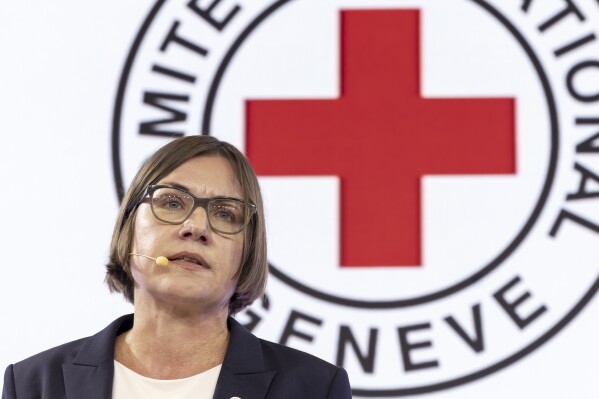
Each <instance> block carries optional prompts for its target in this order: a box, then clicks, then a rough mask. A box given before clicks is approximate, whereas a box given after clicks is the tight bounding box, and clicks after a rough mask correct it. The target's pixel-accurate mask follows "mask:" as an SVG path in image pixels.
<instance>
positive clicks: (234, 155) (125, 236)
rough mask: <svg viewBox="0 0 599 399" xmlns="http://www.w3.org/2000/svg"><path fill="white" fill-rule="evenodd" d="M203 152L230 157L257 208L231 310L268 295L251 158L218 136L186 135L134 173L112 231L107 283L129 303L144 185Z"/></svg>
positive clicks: (259, 202)
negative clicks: (131, 256) (135, 229)
mask: <svg viewBox="0 0 599 399" xmlns="http://www.w3.org/2000/svg"><path fill="white" fill-rule="evenodd" d="M202 155H220V156H222V157H224V158H225V159H227V160H228V161H229V162H230V164H231V167H232V168H233V171H234V173H235V175H236V176H237V179H238V180H239V183H240V185H241V188H242V190H243V196H244V198H243V199H244V200H245V201H247V202H251V203H253V204H255V205H256V208H257V209H256V213H254V215H253V216H252V219H251V220H250V223H249V224H248V225H247V226H246V228H245V230H244V231H243V232H242V234H244V240H243V254H242V258H241V265H240V267H239V270H238V271H237V274H236V275H235V276H234V278H235V279H236V280H237V286H236V288H235V293H234V294H233V296H232V297H231V300H230V302H229V313H230V314H235V313H237V312H239V311H240V310H242V309H244V308H245V307H246V306H248V305H250V304H252V303H253V302H254V301H255V300H256V299H258V298H259V297H260V296H261V295H262V294H263V293H264V288H265V285H266V277H267V275H268V265H267V259H266V229H265V225H264V211H263V209H262V195H261V194H260V186H259V185H258V179H257V178H256V174H255V173H254V170H253V169H252V166H251V165H250V163H249V162H248V160H247V158H246V157H245V156H244V155H243V154H242V153H241V152H240V151H239V150H238V149H237V148H235V147H234V146H232V145H231V144H229V143H226V142H223V141H220V140H218V139H217V138H215V137H213V136H187V137H182V138H179V139H176V140H173V141H171V142H170V143H168V144H167V145H165V146H164V147H162V148H160V149H159V150H158V151H156V153H154V155H152V156H151V157H150V158H149V159H148V160H147V161H146V162H145V163H144V165H143V166H142V167H141V169H140V170H139V172H137V175H135V178H134V179H133V181H132V182H131V185H130V186H129V189H128V190H127V192H126V193H125V197H124V198H123V201H122V203H121V207H120V210H119V213H118V216H117V219H116V223H115V225H114V231H113V234H112V242H111V244H110V254H109V261H108V263H107V265H106V283H107V284H108V287H109V289H110V291H111V292H120V293H122V294H123V296H124V297H125V299H127V301H129V302H131V303H133V299H134V298H133V292H134V282H133V277H132V275H131V268H130V266H129V253H130V252H131V246H132V241H133V225H134V221H135V213H136V210H137V205H138V204H139V202H140V200H141V196H142V195H143V193H144V191H145V189H146V188H147V187H148V186H149V185H151V184H155V183H156V182H158V181H159V180H160V179H162V178H164V177H165V176H166V175H168V174H169V173H170V172H172V171H173V170H174V169H176V168H177V167H178V166H179V165H181V164H183V163H184V162H186V161H188V160H189V159H191V158H195V157H198V156H202Z"/></svg>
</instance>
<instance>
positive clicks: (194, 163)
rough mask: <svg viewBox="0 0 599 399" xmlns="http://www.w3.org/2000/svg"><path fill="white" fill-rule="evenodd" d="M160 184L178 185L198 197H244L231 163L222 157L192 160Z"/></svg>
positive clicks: (171, 173) (213, 156)
mask: <svg viewBox="0 0 599 399" xmlns="http://www.w3.org/2000/svg"><path fill="white" fill-rule="evenodd" d="M158 183H160V184H176V185H177V186H180V187H182V188H185V189H186V190H188V191H189V192H191V193H192V194H195V195H198V196H207V197H215V196H227V197H242V196H243V189H242V187H241V184H240V183H239V180H238V179H237V176H236V175H235V172H234V170H233V168H232V166H231V163H230V162H229V161H228V160H227V159H226V158H224V157H222V156H220V155H202V156H198V157H194V158H191V159H189V160H187V161H185V162H184V163H182V164H181V165H179V166H178V167H177V168H175V169H174V170H173V171H171V172H170V173H169V174H168V175H166V176H165V177H164V178H162V179H160V181H159V182H158Z"/></svg>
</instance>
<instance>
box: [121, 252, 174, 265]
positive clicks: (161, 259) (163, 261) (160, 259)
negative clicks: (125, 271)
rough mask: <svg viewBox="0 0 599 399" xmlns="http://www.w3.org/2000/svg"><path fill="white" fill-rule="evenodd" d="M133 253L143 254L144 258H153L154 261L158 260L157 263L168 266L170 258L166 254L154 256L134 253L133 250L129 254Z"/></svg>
mask: <svg viewBox="0 0 599 399" xmlns="http://www.w3.org/2000/svg"><path fill="white" fill-rule="evenodd" d="M131 255H133V256H143V257H144V258H148V259H152V260H153V261H154V262H156V264H157V265H160V266H168V259H167V258H166V257H165V256H159V257H157V258H152V257H151V256H148V255H142V254H134V253H133V252H132V253H130V254H129V256H131Z"/></svg>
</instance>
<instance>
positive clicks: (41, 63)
mask: <svg viewBox="0 0 599 399" xmlns="http://www.w3.org/2000/svg"><path fill="white" fill-rule="evenodd" d="M513 3H518V2H513ZM581 3H585V2H581ZM591 3H592V4H594V3H593V2H586V3H585V4H586V5H589V4H590V5H591V7H592V4H591ZM152 5H153V2H151V1H137V2H126V1H125V2H123V1H119V2H117V1H113V0H106V1H104V2H76V1H73V0H63V1H57V2H50V3H49V2H44V1H40V0H34V1H30V2H11V3H9V2H8V1H4V2H2V3H0V50H1V51H2V58H1V62H0V121H1V125H0V126H1V136H0V140H1V142H2V145H3V149H4V153H3V156H2V157H1V158H0V173H1V176H2V183H3V190H2V195H0V199H1V200H0V201H1V202H0V205H1V208H0V209H2V210H3V214H2V226H3V229H2V236H1V240H0V242H1V250H2V253H3V254H4V256H5V262H4V269H5V272H4V276H3V278H2V279H0V303H1V305H0V316H1V317H0V320H2V322H1V324H0V342H1V344H0V366H2V367H5V366H7V365H8V364H10V363H14V362H16V361H18V360H21V359H23V358H25V357H28V356H30V355H33V354H35V353H37V352H39V351H41V350H44V349H47V348H49V347H52V346H55V345H58V344H61V343H63V342H67V341H69V340H73V339H77V338H80V337H83V336H87V335H90V334H93V333H95V332H96V331H98V330H100V329H101V328H102V327H104V326H105V325H107V324H108V323H109V322H110V321H111V320H113V319H114V318H116V317H117V316H119V315H121V314H123V313H128V312H130V311H131V310H132V308H131V306H130V305H128V304H126V303H125V302H124V301H123V300H122V299H121V298H120V297H119V296H116V295H110V294H109V293H108V290H107V288H106V287H105V285H104V284H103V275H104V267H103V265H104V263H105V260H106V257H107V248H108V244H109V240H110V235H111V231H112V222H113V221H112V218H113V217H114V215H115V214H116V210H117V201H116V195H115V191H114V183H113V177H112V169H111V164H110V162H111V142H110V138H111V137H110V134H111V124H112V112H113V106H114V101H115V95H116V91H117V84H118V81H119V78H120V75H121V72H122V68H123V64H124V60H125V58H126V56H127V54H128V52H129V49H130V46H131V43H132V41H133V38H134V37H135V35H136V33H137V31H138V29H139V27H140V24H141V23H142V21H143V20H144V18H145V17H146V15H147V13H148V11H149V9H150V8H151V6H152ZM598 14H599V12H598ZM239 79H241V77H239ZM425 86H426V85H425ZM431 86H434V83H431ZM323 90H326V88H325V89H323ZM225 93H231V94H230V96H231V98H234V93H232V92H231V91H229V92H226V91H225ZM224 96H225V98H226V95H224ZM220 101H225V100H224V99H221V100H220ZM590 110H591V111H592V112H594V115H595V117H598V115H599V111H598V110H597V109H596V107H595V108H593V109H590ZM592 112H589V113H590V114H592ZM217 123H220V126H226V122H224V121H217ZM271 197H272V196H271ZM272 198H274V197H272ZM267 199H268V198H267ZM271 201H274V199H271ZM595 206H596V205H595ZM591 242H593V241H591ZM594 243H595V245H598V244H599V243H598V241H597V238H594ZM271 244H272V242H271ZM271 248H272V246H271ZM595 248H597V247H595ZM595 252H596V250H595ZM273 254H274V255H273V256H276V255H277V249H276V245H275V247H274V248H273ZM589 284H590V282H589ZM598 320H599V302H598V301H597V299H596V298H595V299H593V300H592V301H591V303H590V304H589V305H588V306H587V307H585V308H584V309H583V311H582V312H581V313H580V315H578V316H577V317H576V319H575V320H574V321H573V322H572V323H570V324H569V325H568V326H567V327H566V328H565V329H564V330H563V331H562V332H560V333H559V334H558V335H557V336H556V337H554V338H553V339H552V340H550V342H548V343H546V344H545V345H543V347H542V348H541V349H539V350H537V351H535V352H533V353H532V354H530V355H528V356H526V357H525V358H524V359H522V360H520V361H518V362H516V363H515V364H514V365H512V366H510V367H507V368H505V369H503V370H501V371H499V372H496V373H493V374H491V375H490V376H488V377H485V378H483V379H480V380H477V381H475V382H472V383H469V384H466V385H463V386H460V387H458V388H454V389H450V390H446V391H441V392H438V393H434V394H426V395H421V396H419V397H430V398H460V399H462V398H482V397H485V398H505V397H513V398H526V397H544V398H556V399H557V398H564V397H570V398H581V399H587V398H588V399H592V398H597V397H599V383H598V382H597V378H596V374H597V370H598V369H599V343H598V340H597V334H598V333H599V322H598ZM265 335H266V334H265ZM304 349H305V348H304ZM327 360H329V361H333V360H334V359H332V358H330V359H327ZM350 378H351V370H350Z"/></svg>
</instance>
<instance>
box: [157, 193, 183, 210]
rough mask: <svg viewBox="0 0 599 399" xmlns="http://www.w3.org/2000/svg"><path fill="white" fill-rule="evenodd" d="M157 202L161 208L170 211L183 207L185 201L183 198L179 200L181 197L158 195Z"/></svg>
mask: <svg viewBox="0 0 599 399" xmlns="http://www.w3.org/2000/svg"><path fill="white" fill-rule="evenodd" d="M157 203H158V205H159V206H160V207H161V208H164V209H167V210H172V211H176V210H180V209H184V208H185V203H184V202H183V200H181V198H178V197H173V196H165V197H160V198H159V199H158V201H157Z"/></svg>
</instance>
